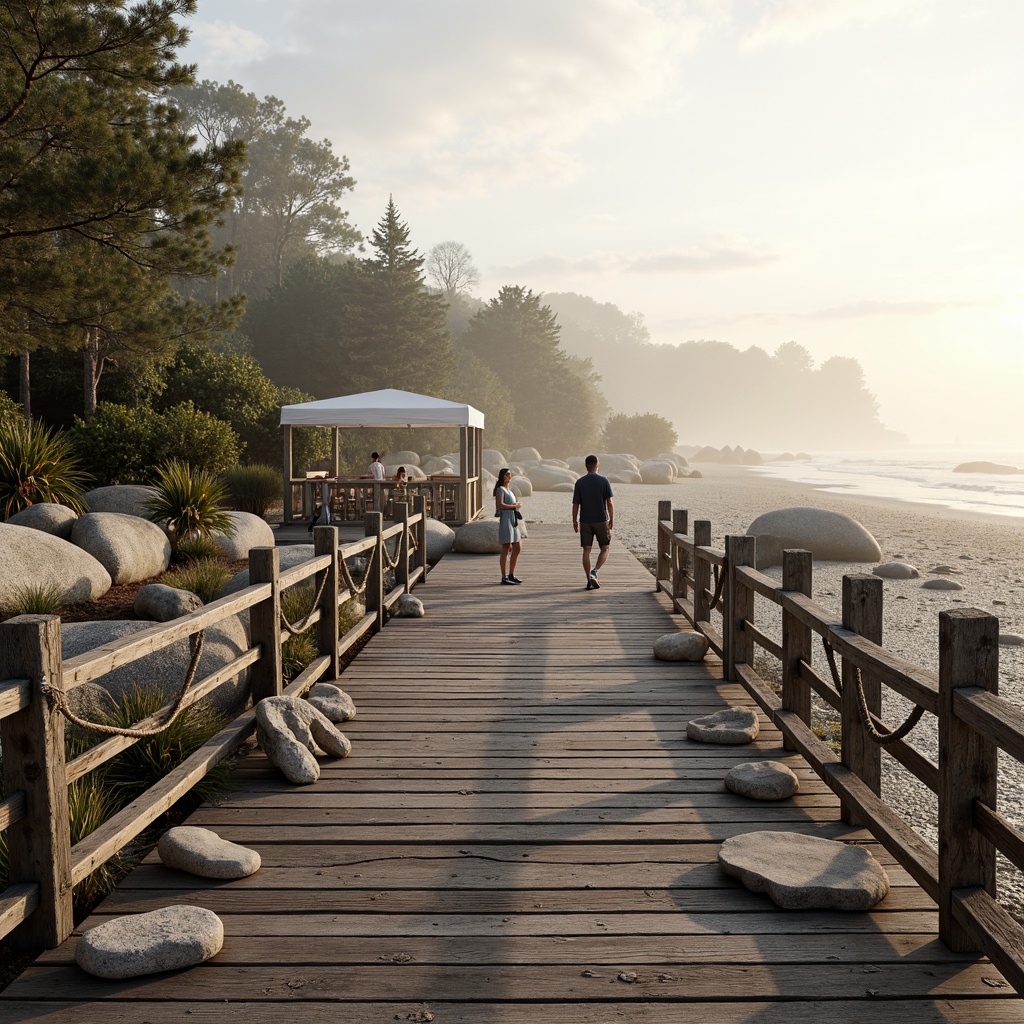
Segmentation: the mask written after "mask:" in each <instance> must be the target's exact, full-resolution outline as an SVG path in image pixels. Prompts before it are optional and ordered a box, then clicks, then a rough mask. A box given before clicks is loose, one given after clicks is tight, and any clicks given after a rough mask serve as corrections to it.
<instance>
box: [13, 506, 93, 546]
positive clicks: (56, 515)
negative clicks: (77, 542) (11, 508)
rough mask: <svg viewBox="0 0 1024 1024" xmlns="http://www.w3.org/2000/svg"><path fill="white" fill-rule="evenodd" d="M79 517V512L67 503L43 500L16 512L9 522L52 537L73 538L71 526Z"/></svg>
mask: <svg viewBox="0 0 1024 1024" xmlns="http://www.w3.org/2000/svg"><path fill="white" fill-rule="evenodd" d="M77 518H78V513H77V512H75V511H74V509H70V508H68V507H67V505H58V504H57V503H56V502H53V501H41V502H39V504H38V505H29V506H28V508H23V509H22V510H21V511H20V512H15V513H14V515H13V516H11V518H10V519H8V520H7V522H8V525H10V526H26V527H28V529H30V530H39V531H40V532H41V533H48V534H50V536H51V537H60V539H61V540H71V527H72V526H73V525H74V523H75V520H76V519H77Z"/></svg>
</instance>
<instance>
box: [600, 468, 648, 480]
mask: <svg viewBox="0 0 1024 1024" xmlns="http://www.w3.org/2000/svg"><path fill="white" fill-rule="evenodd" d="M602 468H603V467H602ZM605 476H607V477H608V481H609V483H613V484H642V483H643V482H644V478H643V477H642V476H641V475H640V474H639V473H637V472H636V471H635V470H631V469H622V470H619V471H617V472H614V473H606V474H605Z"/></svg>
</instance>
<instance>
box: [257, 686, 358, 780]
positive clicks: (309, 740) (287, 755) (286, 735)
mask: <svg viewBox="0 0 1024 1024" xmlns="http://www.w3.org/2000/svg"><path fill="white" fill-rule="evenodd" d="M256 735H257V737H258V739H259V744H260V747H262V749H263V751H264V753H265V754H266V755H267V758H268V760H269V761H270V762H271V764H273V765H275V766H276V767H278V768H280V769H281V772H282V773H283V775H284V777H285V778H286V779H287V780H288V781H289V782H294V783H297V784H298V785H308V784H309V783H311V782H316V780H317V779H319V778H320V765H319V764H318V763H317V759H316V757H315V756H314V755H315V753H316V751H317V750H318V749H322V750H323V751H325V752H326V753H327V754H328V755H329V756H331V757H348V755H349V754H350V753H351V751H352V744H351V743H350V742H349V741H348V739H347V738H346V737H345V736H344V735H343V734H342V733H340V732H339V731H338V730H337V729H335V728H334V725H333V724H332V723H331V722H330V721H328V719H327V718H326V716H324V715H323V714H321V713H320V712H319V711H317V709H316V708H315V707H313V705H312V704H310V703H309V701H306V700H298V699H297V698H295V697H284V696H282V697H266V698H264V699H263V700H261V701H260V702H259V703H258V704H257V705H256Z"/></svg>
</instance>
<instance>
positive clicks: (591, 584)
mask: <svg viewBox="0 0 1024 1024" xmlns="http://www.w3.org/2000/svg"><path fill="white" fill-rule="evenodd" d="M593 589H594V581H593V580H592V579H591V578H590V577H589V576H588V577H587V590H593Z"/></svg>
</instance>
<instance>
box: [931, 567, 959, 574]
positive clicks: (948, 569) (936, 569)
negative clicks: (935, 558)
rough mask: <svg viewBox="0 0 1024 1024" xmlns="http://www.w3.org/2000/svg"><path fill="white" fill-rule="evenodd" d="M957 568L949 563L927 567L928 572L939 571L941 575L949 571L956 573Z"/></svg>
mask: <svg viewBox="0 0 1024 1024" xmlns="http://www.w3.org/2000/svg"><path fill="white" fill-rule="evenodd" d="M959 571H960V570H959V569H954V568H953V566H951V565H936V566H934V567H933V568H931V569H929V570H928V572H930V573H941V574H942V575H943V576H946V575H949V574H950V573H958V572H959Z"/></svg>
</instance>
